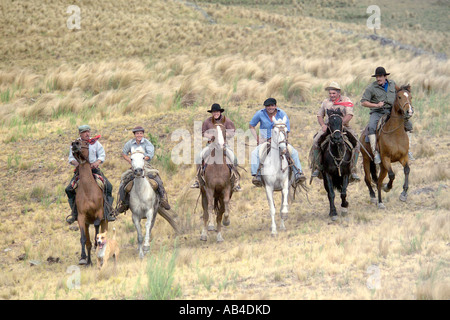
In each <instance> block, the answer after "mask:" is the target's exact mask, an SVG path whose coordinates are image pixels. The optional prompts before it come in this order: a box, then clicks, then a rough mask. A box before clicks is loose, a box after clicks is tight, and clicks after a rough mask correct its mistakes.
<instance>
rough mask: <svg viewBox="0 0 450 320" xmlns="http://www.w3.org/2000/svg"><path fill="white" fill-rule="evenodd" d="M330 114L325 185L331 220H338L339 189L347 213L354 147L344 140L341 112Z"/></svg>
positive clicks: (324, 147) (324, 167) (324, 164)
mask: <svg viewBox="0 0 450 320" xmlns="http://www.w3.org/2000/svg"><path fill="white" fill-rule="evenodd" d="M327 114H328V131H329V134H330V135H329V138H328V141H327V142H325V144H324V145H323V147H322V149H321V152H322V159H323V161H322V162H323V171H322V176H323V185H324V187H325V190H326V191H327V193H328V200H329V202H330V213H329V215H330V217H331V220H333V221H335V220H336V219H337V211H336V206H335V205H334V198H335V193H334V189H337V190H338V191H339V192H340V193H341V212H342V213H347V210H348V201H347V187H348V184H349V180H350V175H351V161H352V147H354V146H350V145H349V142H348V141H346V140H345V139H344V132H343V123H342V120H343V117H344V115H343V114H342V112H341V110H339V109H337V110H327Z"/></svg>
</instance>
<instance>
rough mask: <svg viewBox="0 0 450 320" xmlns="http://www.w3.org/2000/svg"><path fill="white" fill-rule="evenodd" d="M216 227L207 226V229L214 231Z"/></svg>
mask: <svg viewBox="0 0 450 320" xmlns="http://www.w3.org/2000/svg"><path fill="white" fill-rule="evenodd" d="M215 230H216V228H215V227H214V226H208V231H215Z"/></svg>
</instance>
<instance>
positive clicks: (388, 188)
mask: <svg viewBox="0 0 450 320" xmlns="http://www.w3.org/2000/svg"><path fill="white" fill-rule="evenodd" d="M383 167H385V168H386V170H387V173H388V176H389V182H388V183H387V184H383V191H384V192H389V191H391V189H392V184H393V183H394V179H395V173H394V170H392V166H391V161H390V159H389V158H385V159H383Z"/></svg>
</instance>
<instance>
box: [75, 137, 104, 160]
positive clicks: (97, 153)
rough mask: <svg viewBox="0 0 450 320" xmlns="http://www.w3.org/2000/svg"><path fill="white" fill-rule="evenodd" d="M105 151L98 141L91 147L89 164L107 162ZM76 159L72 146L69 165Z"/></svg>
mask: <svg viewBox="0 0 450 320" xmlns="http://www.w3.org/2000/svg"><path fill="white" fill-rule="evenodd" d="M105 157H106V154H105V149H104V148H103V146H102V145H101V143H100V142H98V141H96V142H95V143H94V144H90V145H89V163H94V162H95V161H97V160H100V161H101V162H102V163H103V162H104V161H105ZM73 160H75V161H76V160H77V159H75V157H74V156H73V154H72V146H71V147H70V154H69V163H70V164H71V162H72V161H73Z"/></svg>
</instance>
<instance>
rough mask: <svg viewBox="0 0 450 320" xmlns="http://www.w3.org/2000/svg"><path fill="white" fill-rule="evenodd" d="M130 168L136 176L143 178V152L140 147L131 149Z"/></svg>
mask: <svg viewBox="0 0 450 320" xmlns="http://www.w3.org/2000/svg"><path fill="white" fill-rule="evenodd" d="M130 158H131V170H133V173H134V176H135V177H136V178H144V166H145V159H144V158H145V153H144V149H143V148H142V147H140V146H139V147H137V148H133V149H132V150H131V157H130Z"/></svg>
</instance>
